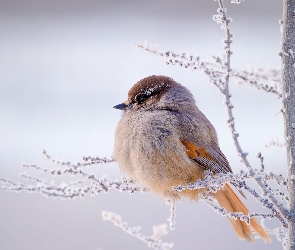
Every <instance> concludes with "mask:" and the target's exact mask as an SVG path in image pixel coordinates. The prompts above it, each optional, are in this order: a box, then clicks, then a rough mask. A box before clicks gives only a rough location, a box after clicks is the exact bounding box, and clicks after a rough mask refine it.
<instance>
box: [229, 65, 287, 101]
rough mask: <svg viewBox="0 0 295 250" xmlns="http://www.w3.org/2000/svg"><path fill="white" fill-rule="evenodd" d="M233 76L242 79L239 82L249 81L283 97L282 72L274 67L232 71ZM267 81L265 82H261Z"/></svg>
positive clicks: (254, 85) (259, 87) (252, 84)
mask: <svg viewBox="0 0 295 250" xmlns="http://www.w3.org/2000/svg"><path fill="white" fill-rule="evenodd" d="M231 75H232V76H234V77H236V78H238V79H240V81H239V82H238V83H243V82H245V83H248V84H250V85H251V86H253V87H256V88H257V89H261V90H264V91H266V92H270V93H273V94H275V95H277V97H278V98H281V97H282V90H281V72H280V70H278V69H274V68H270V67H268V68H264V69H261V68H259V69H256V68H251V69H250V70H246V71H236V70H235V71H232V74H231ZM261 81H262V82H266V83H267V84H263V83H260V82H261Z"/></svg>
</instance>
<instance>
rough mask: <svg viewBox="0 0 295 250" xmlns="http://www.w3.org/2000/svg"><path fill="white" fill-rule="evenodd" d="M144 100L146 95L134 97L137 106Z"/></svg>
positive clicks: (146, 97)
mask: <svg viewBox="0 0 295 250" xmlns="http://www.w3.org/2000/svg"><path fill="white" fill-rule="evenodd" d="M146 99H148V96H147V95H144V94H139V95H137V96H136V97H135V101H136V102H137V103H138V104H141V103H143V102H144V101H145V100H146Z"/></svg>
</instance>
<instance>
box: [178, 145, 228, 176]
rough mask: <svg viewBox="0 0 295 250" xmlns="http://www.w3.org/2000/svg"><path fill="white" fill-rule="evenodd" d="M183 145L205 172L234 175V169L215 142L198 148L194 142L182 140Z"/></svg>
mask: <svg viewBox="0 0 295 250" xmlns="http://www.w3.org/2000/svg"><path fill="white" fill-rule="evenodd" d="M181 142H182V144H183V145H184V146H185V148H186V150H187V155H188V156H189V157H190V158H191V159H192V160H194V161H195V162H197V163H198V164H199V165H200V166H202V167H203V168H204V169H205V170H210V171H211V172H213V173H214V174H216V173H228V172H230V173H232V169H231V167H230V165H229V163H228V161H227V159H226V157H225V156H224V154H223V153H222V152H221V150H220V148H219V147H218V145H217V144H216V143H215V142H211V143H210V144H209V145H207V146H206V147H198V146H197V145H195V144H194V143H193V142H190V141H186V140H182V141H181Z"/></svg>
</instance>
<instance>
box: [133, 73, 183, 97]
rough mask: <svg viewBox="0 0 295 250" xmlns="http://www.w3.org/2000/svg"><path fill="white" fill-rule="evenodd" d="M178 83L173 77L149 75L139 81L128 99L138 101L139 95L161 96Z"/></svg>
mask: <svg viewBox="0 0 295 250" xmlns="http://www.w3.org/2000/svg"><path fill="white" fill-rule="evenodd" d="M176 85H178V83H176V82H175V81H174V80H173V79H172V78H170V77H167V76H155V75H152V76H148V77H146V78H143V79H141V80H140V81H139V82H137V83H136V84H135V85H134V86H133V87H132V88H131V89H130V90H129V92H128V101H129V102H130V103H135V102H137V97H138V96H139V95H146V96H149V97H150V96H157V97H159V98H160V97H161V96H162V94H164V93H165V92H166V91H167V90H168V89H169V88H171V87H173V86H176Z"/></svg>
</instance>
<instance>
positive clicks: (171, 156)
mask: <svg viewBox="0 0 295 250" xmlns="http://www.w3.org/2000/svg"><path fill="white" fill-rule="evenodd" d="M180 125H181V124H180V123H179V119H178V118H177V116H175V115H173V114H171V112H170V111H167V110H156V111H153V112H140V111H136V112H130V111H127V112H126V113H125V114H124V116H123V117H122V118H121V120H120V121H119V123H118V125H117V128H116V133H115V147H114V157H115V159H116V160H117V162H118V164H119V167H120V169H121V170H122V171H123V172H124V173H125V174H126V175H127V176H129V177H131V178H132V179H134V180H135V181H136V182H138V183H139V184H141V185H143V186H144V187H147V188H149V189H151V190H152V191H154V192H156V193H159V194H161V195H164V196H171V195H172V196H176V195H177V194H176V193H174V192H172V186H177V185H184V184H186V183H188V182H192V181H195V180H196V179H198V178H201V176H202V175H203V170H202V169H199V167H198V166H197V165H196V164H195V163H194V162H193V161H192V160H191V159H190V158H189V157H188V155H187V152H186V149H185V147H184V145H183V144H182V143H181V130H180V129H179V128H180V127H179V126H180Z"/></svg>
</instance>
